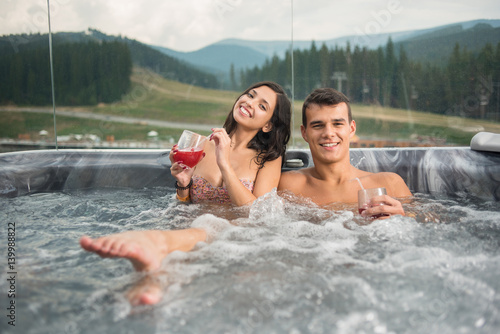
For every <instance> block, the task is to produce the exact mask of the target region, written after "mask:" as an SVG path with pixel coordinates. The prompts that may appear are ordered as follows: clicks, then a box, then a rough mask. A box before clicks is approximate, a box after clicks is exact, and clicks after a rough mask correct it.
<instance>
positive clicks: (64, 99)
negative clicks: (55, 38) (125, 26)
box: [0, 42, 132, 105]
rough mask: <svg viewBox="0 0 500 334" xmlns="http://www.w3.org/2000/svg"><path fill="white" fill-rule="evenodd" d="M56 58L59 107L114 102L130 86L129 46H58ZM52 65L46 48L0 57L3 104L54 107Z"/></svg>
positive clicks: (114, 44) (55, 75) (88, 43)
mask: <svg viewBox="0 0 500 334" xmlns="http://www.w3.org/2000/svg"><path fill="white" fill-rule="evenodd" d="M53 60H54V85H55V92H56V96H55V97H56V103H57V104H62V105H95V104H97V103H99V102H113V101H116V100H119V99H120V98H121V96H122V95H123V94H125V93H126V92H127V91H128V90H129V88H130V75H131V71H132V61H131V58H130V52H129V49H128V46H127V45H126V44H125V43H120V42H86V43H65V44H59V45H57V52H54V59H53ZM49 64H50V62H49V53H48V52H47V49H46V48H30V49H25V50H22V51H19V52H17V53H11V54H5V55H0V76H1V77H2V78H3V80H2V81H1V82H0V91H1V92H2V94H1V101H0V103H2V104H5V103H15V104H22V105H50V104H51V103H52V91H51V80H50V66H49Z"/></svg>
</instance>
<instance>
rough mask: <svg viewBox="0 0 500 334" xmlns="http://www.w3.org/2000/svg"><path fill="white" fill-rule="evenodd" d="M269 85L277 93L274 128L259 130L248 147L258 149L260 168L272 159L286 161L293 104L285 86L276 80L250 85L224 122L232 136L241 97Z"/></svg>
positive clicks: (257, 157)
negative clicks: (235, 111)
mask: <svg viewBox="0 0 500 334" xmlns="http://www.w3.org/2000/svg"><path fill="white" fill-rule="evenodd" d="M261 86H267V87H269V88H271V89H272V90H273V91H274V92H275V93H276V107H275V108H274V110H273V116H272V117H271V124H272V128H271V131H269V132H264V131H262V129H261V130H259V132H258V133H257V134H256V135H255V137H253V138H252V140H250V142H249V143H248V146H247V147H248V148H251V149H253V150H256V151H257V156H256V157H255V161H256V163H257V165H259V168H262V167H264V164H265V163H266V162H267V161H272V160H275V159H278V158H279V157H282V158H283V161H282V163H284V162H285V151H286V144H288V141H289V140H290V119H291V104H290V100H289V99H288V97H287V96H286V93H285V91H284V90H283V88H282V87H281V86H280V85H278V84H277V83H275V82H271V81H263V82H258V83H255V84H253V85H251V86H250V87H248V88H247V89H246V90H245V91H244V92H243V93H242V94H241V95H240V96H239V97H238V99H236V102H235V103H234V105H233V108H232V109H231V112H230V113H229V115H228V116H227V118H226V122H225V123H224V129H226V132H227V133H228V134H229V136H231V134H232V133H233V131H235V130H236V127H237V124H238V123H237V122H236V120H235V119H234V116H233V110H234V106H235V105H236V103H237V102H238V100H239V98H240V97H242V96H243V95H245V94H248V92H250V91H251V90H252V89H255V88H258V87H261Z"/></svg>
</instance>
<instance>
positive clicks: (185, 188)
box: [175, 179, 193, 190]
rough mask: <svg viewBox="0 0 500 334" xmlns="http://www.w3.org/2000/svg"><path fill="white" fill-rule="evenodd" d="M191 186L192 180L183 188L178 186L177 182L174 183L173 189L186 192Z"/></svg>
mask: <svg viewBox="0 0 500 334" xmlns="http://www.w3.org/2000/svg"><path fill="white" fill-rule="evenodd" d="M192 185H193V179H191V181H189V184H188V185H187V186H185V187H181V186H179V184H178V183H177V181H175V189H178V190H188V189H189V188H191V186H192Z"/></svg>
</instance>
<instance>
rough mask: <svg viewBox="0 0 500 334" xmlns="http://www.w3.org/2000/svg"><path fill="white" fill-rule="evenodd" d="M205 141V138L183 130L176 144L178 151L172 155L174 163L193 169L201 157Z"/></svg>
mask: <svg viewBox="0 0 500 334" xmlns="http://www.w3.org/2000/svg"><path fill="white" fill-rule="evenodd" d="M206 140H207V137H205V136H202V135H200V134H198V133H195V132H192V131H189V130H184V131H183V132H182V135H181V138H179V142H178V143H177V150H178V151H177V152H176V153H175V154H174V157H173V158H174V161H175V162H181V163H182V164H183V165H186V166H188V167H190V168H193V167H194V166H196V164H197V163H198V162H200V160H201V158H202V157H203V147H204V146H205V142H206Z"/></svg>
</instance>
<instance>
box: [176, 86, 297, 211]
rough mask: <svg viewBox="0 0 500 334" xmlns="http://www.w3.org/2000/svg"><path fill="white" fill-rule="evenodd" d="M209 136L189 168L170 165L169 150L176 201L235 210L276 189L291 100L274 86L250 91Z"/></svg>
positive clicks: (287, 133)
mask: <svg viewBox="0 0 500 334" xmlns="http://www.w3.org/2000/svg"><path fill="white" fill-rule="evenodd" d="M212 131H213V133H212V134H211V136H210V140H209V142H208V144H206V145H205V150H204V151H205V154H206V155H205V157H204V158H203V160H202V161H201V162H200V163H199V164H198V165H197V166H196V167H195V168H194V169H191V168H186V166H184V165H182V164H180V163H174V161H173V155H175V154H176V146H174V148H173V149H172V151H171V153H170V159H171V161H172V168H171V171H172V175H173V176H174V177H175V178H176V180H177V182H176V188H177V198H179V199H180V200H183V201H187V200H191V201H193V202H200V201H212V202H218V203H227V202H231V203H233V204H235V205H238V206H240V205H244V204H248V203H252V202H253V201H254V200H255V199H256V198H257V197H260V196H262V195H264V194H265V193H267V192H269V191H270V190H271V189H273V188H275V187H277V186H278V183H279V179H280V173H281V166H282V160H283V158H284V155H285V150H286V144H287V142H288V140H289V138H290V101H289V100H288V98H287V97H286V94H285V92H284V91H283V89H282V88H281V87H280V86H279V85H278V84H276V83H273V82H260V83H257V84H254V85H252V86H251V87H249V88H248V89H247V90H245V91H244V92H243V94H242V95H241V96H240V97H239V98H238V100H236V102H235V104H234V106H233V108H232V111H231V112H230V113H229V115H228V117H227V119H226V122H225V123H224V127H223V128H218V129H212ZM215 165H217V166H218V167H219V168H218V169H216V168H213V166H215Z"/></svg>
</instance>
